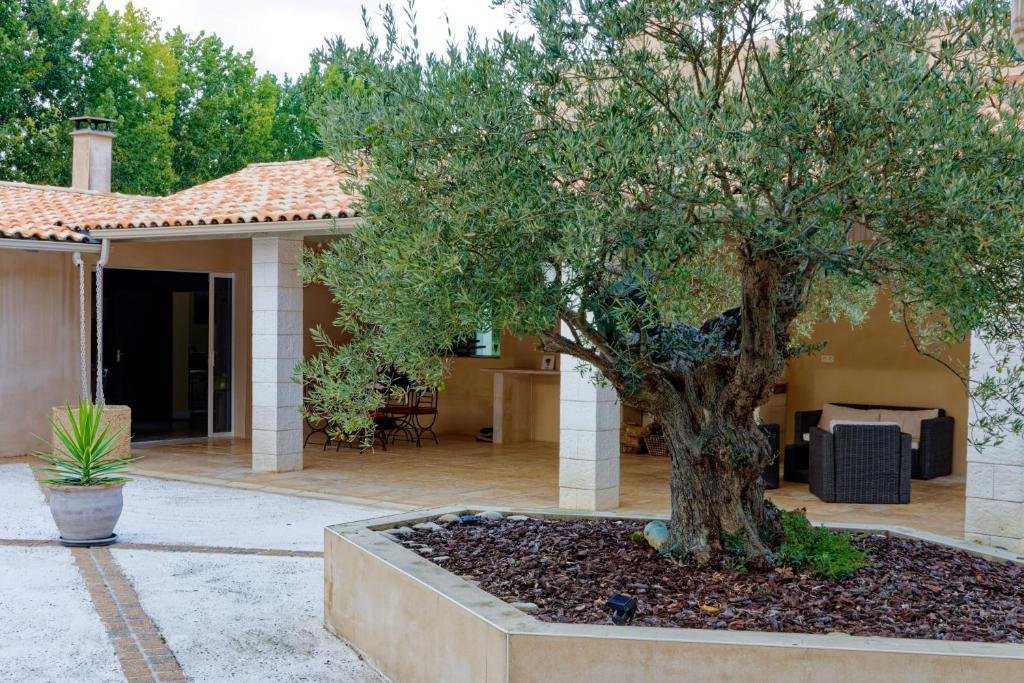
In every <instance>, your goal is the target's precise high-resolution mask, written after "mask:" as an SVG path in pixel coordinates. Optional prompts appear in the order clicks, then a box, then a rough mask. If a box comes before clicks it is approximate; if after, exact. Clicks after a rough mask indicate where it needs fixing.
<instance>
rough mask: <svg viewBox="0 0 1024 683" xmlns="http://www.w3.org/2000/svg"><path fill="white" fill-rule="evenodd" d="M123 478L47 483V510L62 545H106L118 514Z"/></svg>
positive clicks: (111, 539)
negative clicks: (88, 483) (118, 480)
mask: <svg viewBox="0 0 1024 683" xmlns="http://www.w3.org/2000/svg"><path fill="white" fill-rule="evenodd" d="M122 488H124V482H121V483H119V484H109V485H105V486H64V485H58V484H48V485H47V489H49V491H50V514H52V515H53V521H54V522H56V523H57V529H58V530H59V531H60V542H61V543H63V544H64V545H74V546H90V545H109V544H111V543H113V542H114V539H115V536H114V527H115V526H116V525H117V520H118V519H119V518H120V517H121V508H122V507H123V505H124V499H123V498H122V496H121V489H122Z"/></svg>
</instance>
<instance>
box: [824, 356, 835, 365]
mask: <svg viewBox="0 0 1024 683" xmlns="http://www.w3.org/2000/svg"><path fill="white" fill-rule="evenodd" d="M821 362H822V363H835V362H836V357H835V356H829V355H823V356H822V357H821Z"/></svg>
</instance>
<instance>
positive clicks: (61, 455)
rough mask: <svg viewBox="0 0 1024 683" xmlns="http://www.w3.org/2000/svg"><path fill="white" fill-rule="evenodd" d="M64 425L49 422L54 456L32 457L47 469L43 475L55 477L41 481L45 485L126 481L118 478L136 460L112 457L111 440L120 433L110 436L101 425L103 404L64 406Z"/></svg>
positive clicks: (100, 484)
mask: <svg viewBox="0 0 1024 683" xmlns="http://www.w3.org/2000/svg"><path fill="white" fill-rule="evenodd" d="M65 410H66V413H67V418H68V424H67V426H65V425H64V424H62V423H61V422H59V421H57V420H51V421H50V424H51V426H52V427H53V433H54V434H55V435H56V437H57V440H58V441H59V442H60V446H59V448H58V450H57V452H56V453H43V452H37V453H36V454H35V455H36V457H38V458H39V459H40V460H42V461H43V462H45V463H46V464H47V465H48V466H47V467H42V468H41V469H42V471H43V472H48V473H50V474H54V475H56V476H55V477H54V478H52V479H46V480H44V482H45V483H47V484H63V485H65V486H67V485H70V486H103V485H105V484H116V483H120V482H123V481H128V479H127V477H124V476H122V475H123V474H124V472H125V471H126V470H127V469H128V466H129V465H130V464H131V463H133V462H135V461H136V460H138V458H115V457H114V441H115V440H116V439H117V437H118V436H120V435H121V432H122V431H123V430H118V431H116V432H114V433H113V434H110V433H109V432H110V425H104V424H103V404H98V405H94V404H93V403H92V402H91V401H87V400H85V399H83V400H81V401H79V402H78V407H77V408H75V409H72V408H71V405H70V404H68V405H66V406H65Z"/></svg>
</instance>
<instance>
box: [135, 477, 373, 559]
mask: <svg viewBox="0 0 1024 683" xmlns="http://www.w3.org/2000/svg"><path fill="white" fill-rule="evenodd" d="M387 514H389V512H388V511H387V510H382V509H380V508H372V507H362V506H358V505H348V504H345V503H336V502H333V501H327V500H319V499H316V498H300V497H297V496H283V495H279V494H276V493H262V492H260V491H250V490H245V489H234V488H226V487H221V486H206V485H203V484H189V483H185V482H179V481H168V480H164V479H150V478H146V477H134V478H132V480H131V481H130V482H128V483H127V484H126V485H125V487H124V513H123V514H122V515H121V521H120V522H118V524H117V535H118V538H119V539H120V540H121V541H122V542H125V543H165V544H188V545H208V546H218V547H232V546H234V547H242V548H271V549H279V550H317V551H320V550H323V548H324V527H326V526H328V525H330V524H340V523H342V522H349V521H354V520H358V519H367V518H370V517H383V516H385V515H387Z"/></svg>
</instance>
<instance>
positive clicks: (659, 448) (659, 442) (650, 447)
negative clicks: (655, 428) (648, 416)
mask: <svg viewBox="0 0 1024 683" xmlns="http://www.w3.org/2000/svg"><path fill="white" fill-rule="evenodd" d="M644 445H645V446H647V452H648V453H650V454H651V455H660V456H661V457H663V458H667V457H668V445H667V444H666V443H665V437H664V435H662V434H648V435H647V436H645V437H644Z"/></svg>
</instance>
